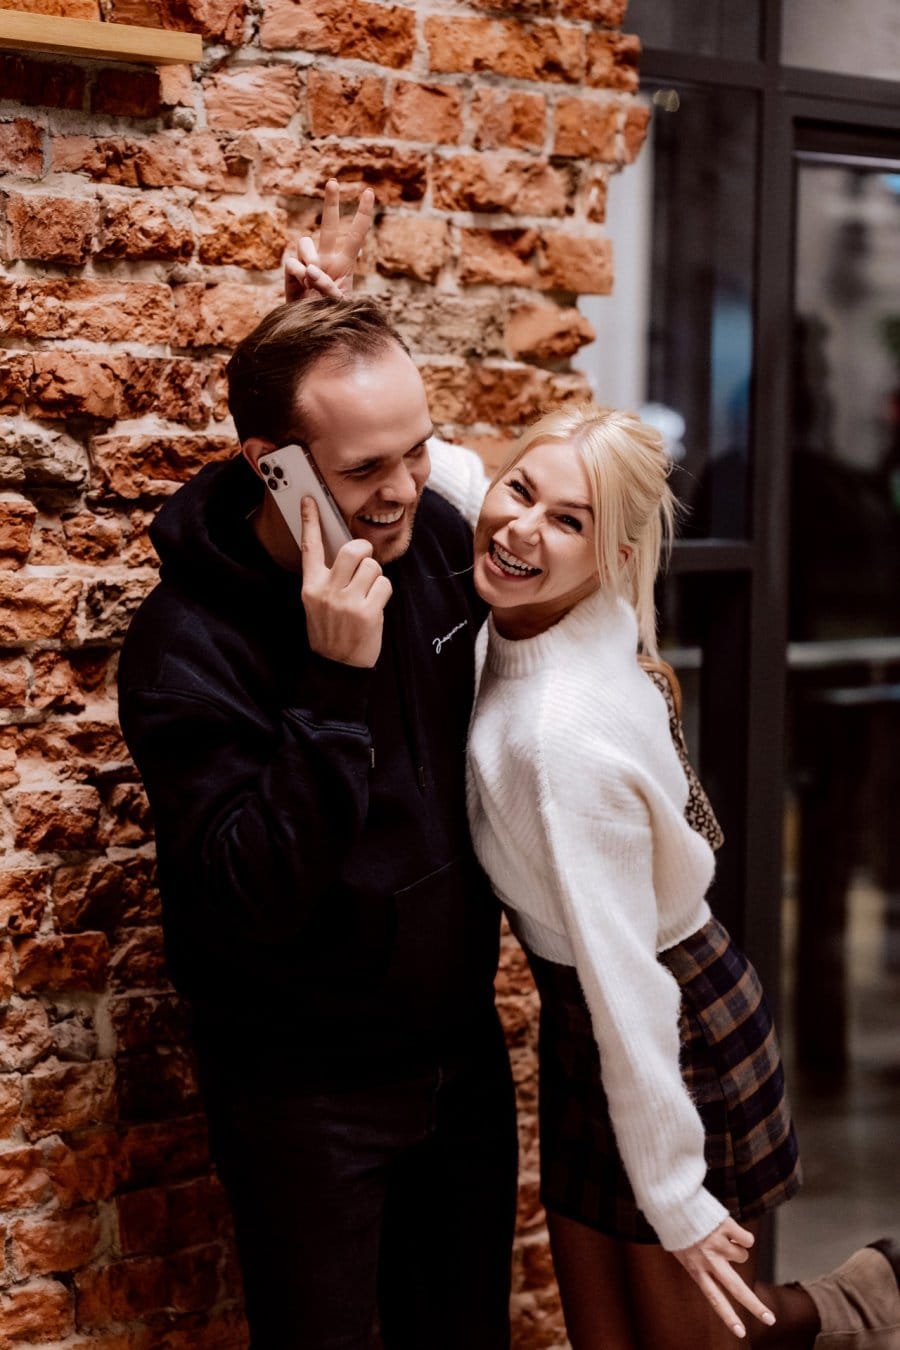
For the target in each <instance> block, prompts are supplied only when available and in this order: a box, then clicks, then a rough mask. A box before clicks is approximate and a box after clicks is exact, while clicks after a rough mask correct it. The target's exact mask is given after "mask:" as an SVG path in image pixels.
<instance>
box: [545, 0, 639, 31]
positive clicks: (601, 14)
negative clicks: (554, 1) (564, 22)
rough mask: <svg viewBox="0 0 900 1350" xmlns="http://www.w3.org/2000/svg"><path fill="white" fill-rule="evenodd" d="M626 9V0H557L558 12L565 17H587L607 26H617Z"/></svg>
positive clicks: (623, 17) (592, 21)
mask: <svg viewBox="0 0 900 1350" xmlns="http://www.w3.org/2000/svg"><path fill="white" fill-rule="evenodd" d="M627 9H628V0H559V12H560V14H564V15H565V17H566V18H567V19H587V20H588V21H589V22H590V23H602V24H606V26H607V27H608V28H619V27H620V26H621V24H622V23H623V22H624V19H625V13H626V11H627Z"/></svg>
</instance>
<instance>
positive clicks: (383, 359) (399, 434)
mask: <svg viewBox="0 0 900 1350" xmlns="http://www.w3.org/2000/svg"><path fill="white" fill-rule="evenodd" d="M302 399H303V411H304V424H305V426H306V427H307V434H306V437H305V444H306V446H307V448H308V449H309V451H310V452H311V454H312V456H313V458H314V459H315V461H316V464H317V465H318V468H319V471H320V473H321V474H322V477H323V478H324V479H325V482H326V483H327V485H328V488H329V490H330V491H331V494H332V496H333V497H334V499H335V501H336V502H337V504H338V506H339V507H340V509H341V512H342V514H343V516H344V519H345V520H346V522H347V524H348V526H349V528H350V533H351V534H352V535H353V536H354V538H356V539H368V540H369V541H370V543H371V544H372V548H373V552H374V556H375V559H376V561H378V562H380V563H389V562H393V561H394V559H395V558H399V557H400V556H401V554H403V553H405V552H406V550H407V549H408V548H409V544H410V540H411V538H412V528H413V520H414V519H415V514H416V507H417V506H418V504H419V498H420V497H421V495H422V490H423V488H424V487H425V484H426V482H427V479H428V474H429V472H430V470H431V464H430V462H429V459H428V450H427V448H426V444H425V443H426V441H427V440H428V438H429V436H431V435H432V434H433V431H434V428H433V426H432V424H431V417H430V416H429V413H428V402H427V400H426V398H425V388H424V385H423V384H422V379H421V376H420V375H419V372H418V371H417V370H416V367H415V365H414V364H413V362H412V361H411V360H410V358H409V357H408V356H407V354H406V352H404V351H403V349H402V347H398V346H397V345H396V344H393V343H392V344H391V346H390V347H388V348H387V349H386V350H385V351H384V352H383V353H381V354H380V355H378V356H375V357H373V358H371V359H369V360H365V361H358V362H356V363H355V364H354V365H352V366H350V367H347V366H343V367H341V366H334V365H332V364H330V363H329V362H328V361H327V359H326V360H324V361H322V362H320V363H319V364H318V365H317V366H314V367H313V370H312V371H311V373H310V374H309V375H307V377H306V379H305V380H304V382H303V386H302Z"/></svg>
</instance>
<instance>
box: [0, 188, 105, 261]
mask: <svg viewBox="0 0 900 1350" xmlns="http://www.w3.org/2000/svg"><path fill="white" fill-rule="evenodd" d="M96 229H97V204H96V202H93V201H84V200H81V199H79V198H72V197H50V196H29V197H26V196H23V195H22V194H21V193H18V192H9V193H7V195H6V245H5V251H4V256H5V257H7V258H10V259H15V258H34V259H40V260H42V261H46V262H59V263H82V262H84V261H85V259H86V258H87V256H88V254H89V253H90V250H91V243H92V241H93V237H94V234H95V232H96Z"/></svg>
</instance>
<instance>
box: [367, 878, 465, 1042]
mask: <svg viewBox="0 0 900 1350" xmlns="http://www.w3.org/2000/svg"><path fill="white" fill-rule="evenodd" d="M466 908H467V906H466V895H465V875H464V871H463V869H462V867H461V866H460V864H459V862H458V861H456V860H454V861H453V862H449V863H446V864H445V865H444V866H443V867H439V868H438V869H437V871H435V872H430V873H429V874H428V875H427V876H425V877H422V878H421V880H419V881H417V882H416V883H415V884H414V885H412V886H406V887H404V889H403V890H401V891H396V892H395V893H394V915H395V925H396V927H395V933H394V943H393V948H392V951H391V954H390V957H389V960H388V966H387V972H386V975H385V981H384V986H383V989H384V993H385V995H386V997H387V998H388V1000H389V1002H390V1004H391V1005H392V1006H393V1007H394V1008H396V1010H397V1012H398V1013H399V1012H402V1013H404V1014H407V1013H408V1014H409V1015H410V1016H415V1017H417V1018H421V1017H423V1016H424V1017H426V1018H427V1017H429V1016H430V1015H438V1016H440V1015H442V1014H443V1013H445V1012H447V1011H449V1010H450V1008H451V1005H452V1002H453V1000H454V998H462V997H463V996H464V987H465V960H466Z"/></svg>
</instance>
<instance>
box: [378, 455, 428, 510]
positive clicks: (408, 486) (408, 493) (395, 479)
mask: <svg viewBox="0 0 900 1350" xmlns="http://www.w3.org/2000/svg"><path fill="white" fill-rule="evenodd" d="M418 495H419V488H418V484H417V483H416V480H415V477H414V476H413V474H412V473H411V472H410V469H409V466H408V465H407V464H398V465H397V467H396V468H395V469H393V470H392V471H391V473H390V476H389V477H388V478H387V479H385V481H384V482H383V483H382V485H381V496H382V497H384V499H385V500H386V501H391V502H400V503H402V504H403V505H404V506H408V505H409V504H410V503H411V502H414V501H415V500H416V497H418Z"/></svg>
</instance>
